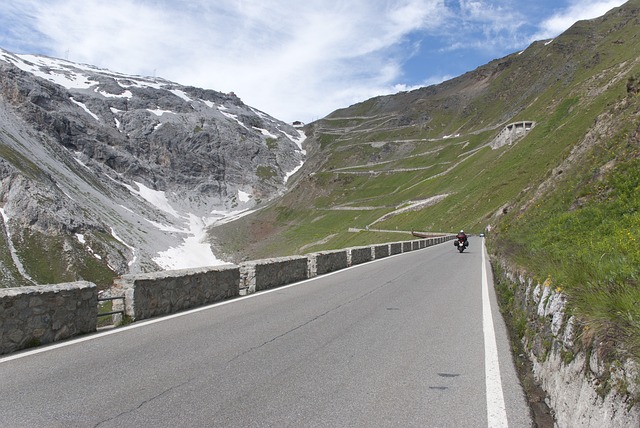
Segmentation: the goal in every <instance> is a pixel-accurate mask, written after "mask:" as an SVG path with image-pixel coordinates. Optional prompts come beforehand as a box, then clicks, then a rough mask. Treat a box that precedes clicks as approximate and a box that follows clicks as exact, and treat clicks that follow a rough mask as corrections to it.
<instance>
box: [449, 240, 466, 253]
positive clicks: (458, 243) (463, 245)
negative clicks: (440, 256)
mask: <svg viewBox="0 0 640 428" xmlns="http://www.w3.org/2000/svg"><path fill="white" fill-rule="evenodd" d="M453 245H454V246H455V247H456V248H457V249H458V251H460V252H463V251H464V249H465V248H467V247H468V246H469V241H468V240H467V241H465V240H464V239H462V238H458V239H456V240H454V241H453Z"/></svg>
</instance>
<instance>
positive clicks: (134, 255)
mask: <svg viewBox="0 0 640 428" xmlns="http://www.w3.org/2000/svg"><path fill="white" fill-rule="evenodd" d="M111 236H113V239H115V240H116V241H118V242H120V243H121V244H122V245H124V246H125V247H127V248H128V249H129V250H131V253H132V254H133V257H132V258H131V260H129V263H128V265H129V266H132V265H133V264H134V263H135V262H136V260H137V259H138V255H137V254H136V249H135V248H134V247H132V246H131V245H129V244H127V243H126V242H124V240H122V238H120V237H119V236H118V235H116V231H115V230H114V229H113V227H112V228H111Z"/></svg>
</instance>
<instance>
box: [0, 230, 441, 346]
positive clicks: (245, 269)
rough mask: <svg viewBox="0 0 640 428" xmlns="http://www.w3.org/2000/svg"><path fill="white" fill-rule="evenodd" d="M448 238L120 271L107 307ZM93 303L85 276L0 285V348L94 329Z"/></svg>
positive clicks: (169, 302)
mask: <svg viewBox="0 0 640 428" xmlns="http://www.w3.org/2000/svg"><path fill="white" fill-rule="evenodd" d="M449 239H453V235H450V236H445V237H433V238H422V239H419V240H415V241H410V242H397V243H390V244H381V245H374V246H368V247H355V248H348V249H346V250H338V251H326V252H318V253H313V254H309V255H305V256H292V257H282V258H274V259H265V260H257V261H250V262H246V263H242V264H240V265H239V266H235V265H228V266H217V267H209V268H198V269H182V270H173V271H162V272H151V273H143V274H132V275H124V276H122V277H120V278H117V279H116V280H115V281H114V285H113V287H112V288H111V289H110V290H109V293H108V294H109V295H110V296H111V297H124V301H123V300H113V304H112V306H113V308H112V309H113V311H123V312H124V314H125V315H126V316H128V317H129V318H130V319H132V320H142V319H146V318H150V317H156V316H162V315H168V314H172V313H175V312H179V311H183V310H186V309H191V308H195V307H198V306H204V305H208V304H211V303H216V302H219V301H222V300H225V299H229V298H233V297H236V296H239V295H245V294H249V293H254V292H257V291H262V290H267V289H270V288H274V287H280V286H282V285H285V284H290V283H294V282H298V281H302V280H305V279H307V278H310V277H313V276H315V275H322V274H325V273H328V272H333V271H336V270H339V269H344V268H347V267H349V266H353V265H357V264H360V263H365V262H368V261H372V260H375V259H380V258H383V257H388V256H390V255H392V254H399V253H401V252H402V251H403V250H404V251H411V250H414V249H418V248H426V247H428V246H431V245H436V244H439V243H442V242H445V241H447V240H449ZM97 303H98V302H97V289H96V286H95V285H94V284H91V283H85V282H79V283H73V284H58V285H50V286H36V287H22V288H5V289H0V354H3V353H8V352H13V351H16V350H18V349H23V348H25V347H28V346H33V345H38V344H44V343H49V342H52V341H56V340H61V339H65V338H68V337H71V336H75V335H78V334H82V333H87V332H91V331H95V330H96V325H97V312H98V310H97ZM118 317H120V316H119V315H116V316H114V319H117V318H118Z"/></svg>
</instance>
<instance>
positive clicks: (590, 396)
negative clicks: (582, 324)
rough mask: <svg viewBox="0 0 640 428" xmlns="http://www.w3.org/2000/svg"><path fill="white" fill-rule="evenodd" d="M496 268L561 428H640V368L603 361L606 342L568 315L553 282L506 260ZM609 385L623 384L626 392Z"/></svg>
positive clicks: (630, 364) (526, 349)
mask: <svg viewBox="0 0 640 428" xmlns="http://www.w3.org/2000/svg"><path fill="white" fill-rule="evenodd" d="M494 264H495V265H496V266H499V267H500V272H501V274H502V276H501V277H500V279H501V280H502V281H505V283H506V284H507V285H506V286H507V287H508V289H509V293H510V295H512V296H513V299H512V306H511V307H510V308H507V309H506V310H508V311H509V312H510V315H511V316H512V317H516V319H519V323H520V325H521V326H522V325H524V326H525V328H524V331H521V332H520V334H522V335H523V336H522V337H521V338H520V339H521V341H522V344H523V346H524V350H525V353H526V355H527V357H528V359H529V360H530V361H531V363H532V365H533V374H534V377H535V380H536V382H538V383H539V384H540V386H541V387H542V389H543V390H544V391H545V392H546V394H547V400H546V403H547V405H548V406H549V408H550V409H551V410H552V412H553V413H554V414H555V418H556V426H557V427H559V428H564V427H566V428H572V427H576V426H580V427H593V428H599V427H605V426H606V427H612V428H613V427H634V428H635V427H639V426H640V405H639V404H638V403H637V401H636V398H634V397H639V396H640V391H639V390H638V388H639V384H638V379H640V372H639V370H638V367H637V366H636V365H635V364H634V363H633V362H632V361H630V360H628V361H626V362H624V363H621V364H620V365H619V366H617V367H614V366H611V365H610V364H611V362H604V361H602V360H601V358H600V355H602V354H603V353H602V352H600V349H599V347H600V346H602V342H601V341H599V340H597V338H593V339H591V343H589V342H588V341H587V339H586V338H587V337H588V336H589V335H588V333H587V332H582V331H580V329H579V327H578V322H577V321H576V319H575V317H574V316H568V315H567V314H566V313H565V306H566V297H565V295H564V294H563V293H562V291H561V289H559V288H557V287H554V285H553V284H552V282H551V279H549V278H548V279H547V280H545V281H544V282H542V283H540V282H537V281H534V280H533V279H532V277H531V276H530V275H528V274H527V273H524V272H518V271H517V270H516V269H514V268H512V267H510V266H508V265H507V263H506V262H504V261H502V260H500V261H494ZM496 279H498V278H496ZM517 322H518V321H517ZM520 329H522V327H520ZM607 376H610V377H611V378H610V379H607ZM605 383H610V384H614V385H620V386H622V390H624V392H621V391H620V390H616V388H612V387H610V386H609V387H607V386H605Z"/></svg>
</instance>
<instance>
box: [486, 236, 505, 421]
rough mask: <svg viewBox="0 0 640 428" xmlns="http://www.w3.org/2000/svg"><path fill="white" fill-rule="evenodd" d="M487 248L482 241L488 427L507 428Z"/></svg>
mask: <svg viewBox="0 0 640 428" xmlns="http://www.w3.org/2000/svg"><path fill="white" fill-rule="evenodd" d="M485 252H486V248H485V246H484V239H483V240H482V330H483V332H484V366H485V384H486V393H487V426H489V427H491V428H501V427H507V426H508V421H507V412H506V409H505V404H504V394H503V392H502V379H501V377H500V363H499V360H498V346H497V343H496V333H495V330H494V328H493V315H492V313H491V301H490V300H489V280H488V278H487V264H486V259H485Z"/></svg>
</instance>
